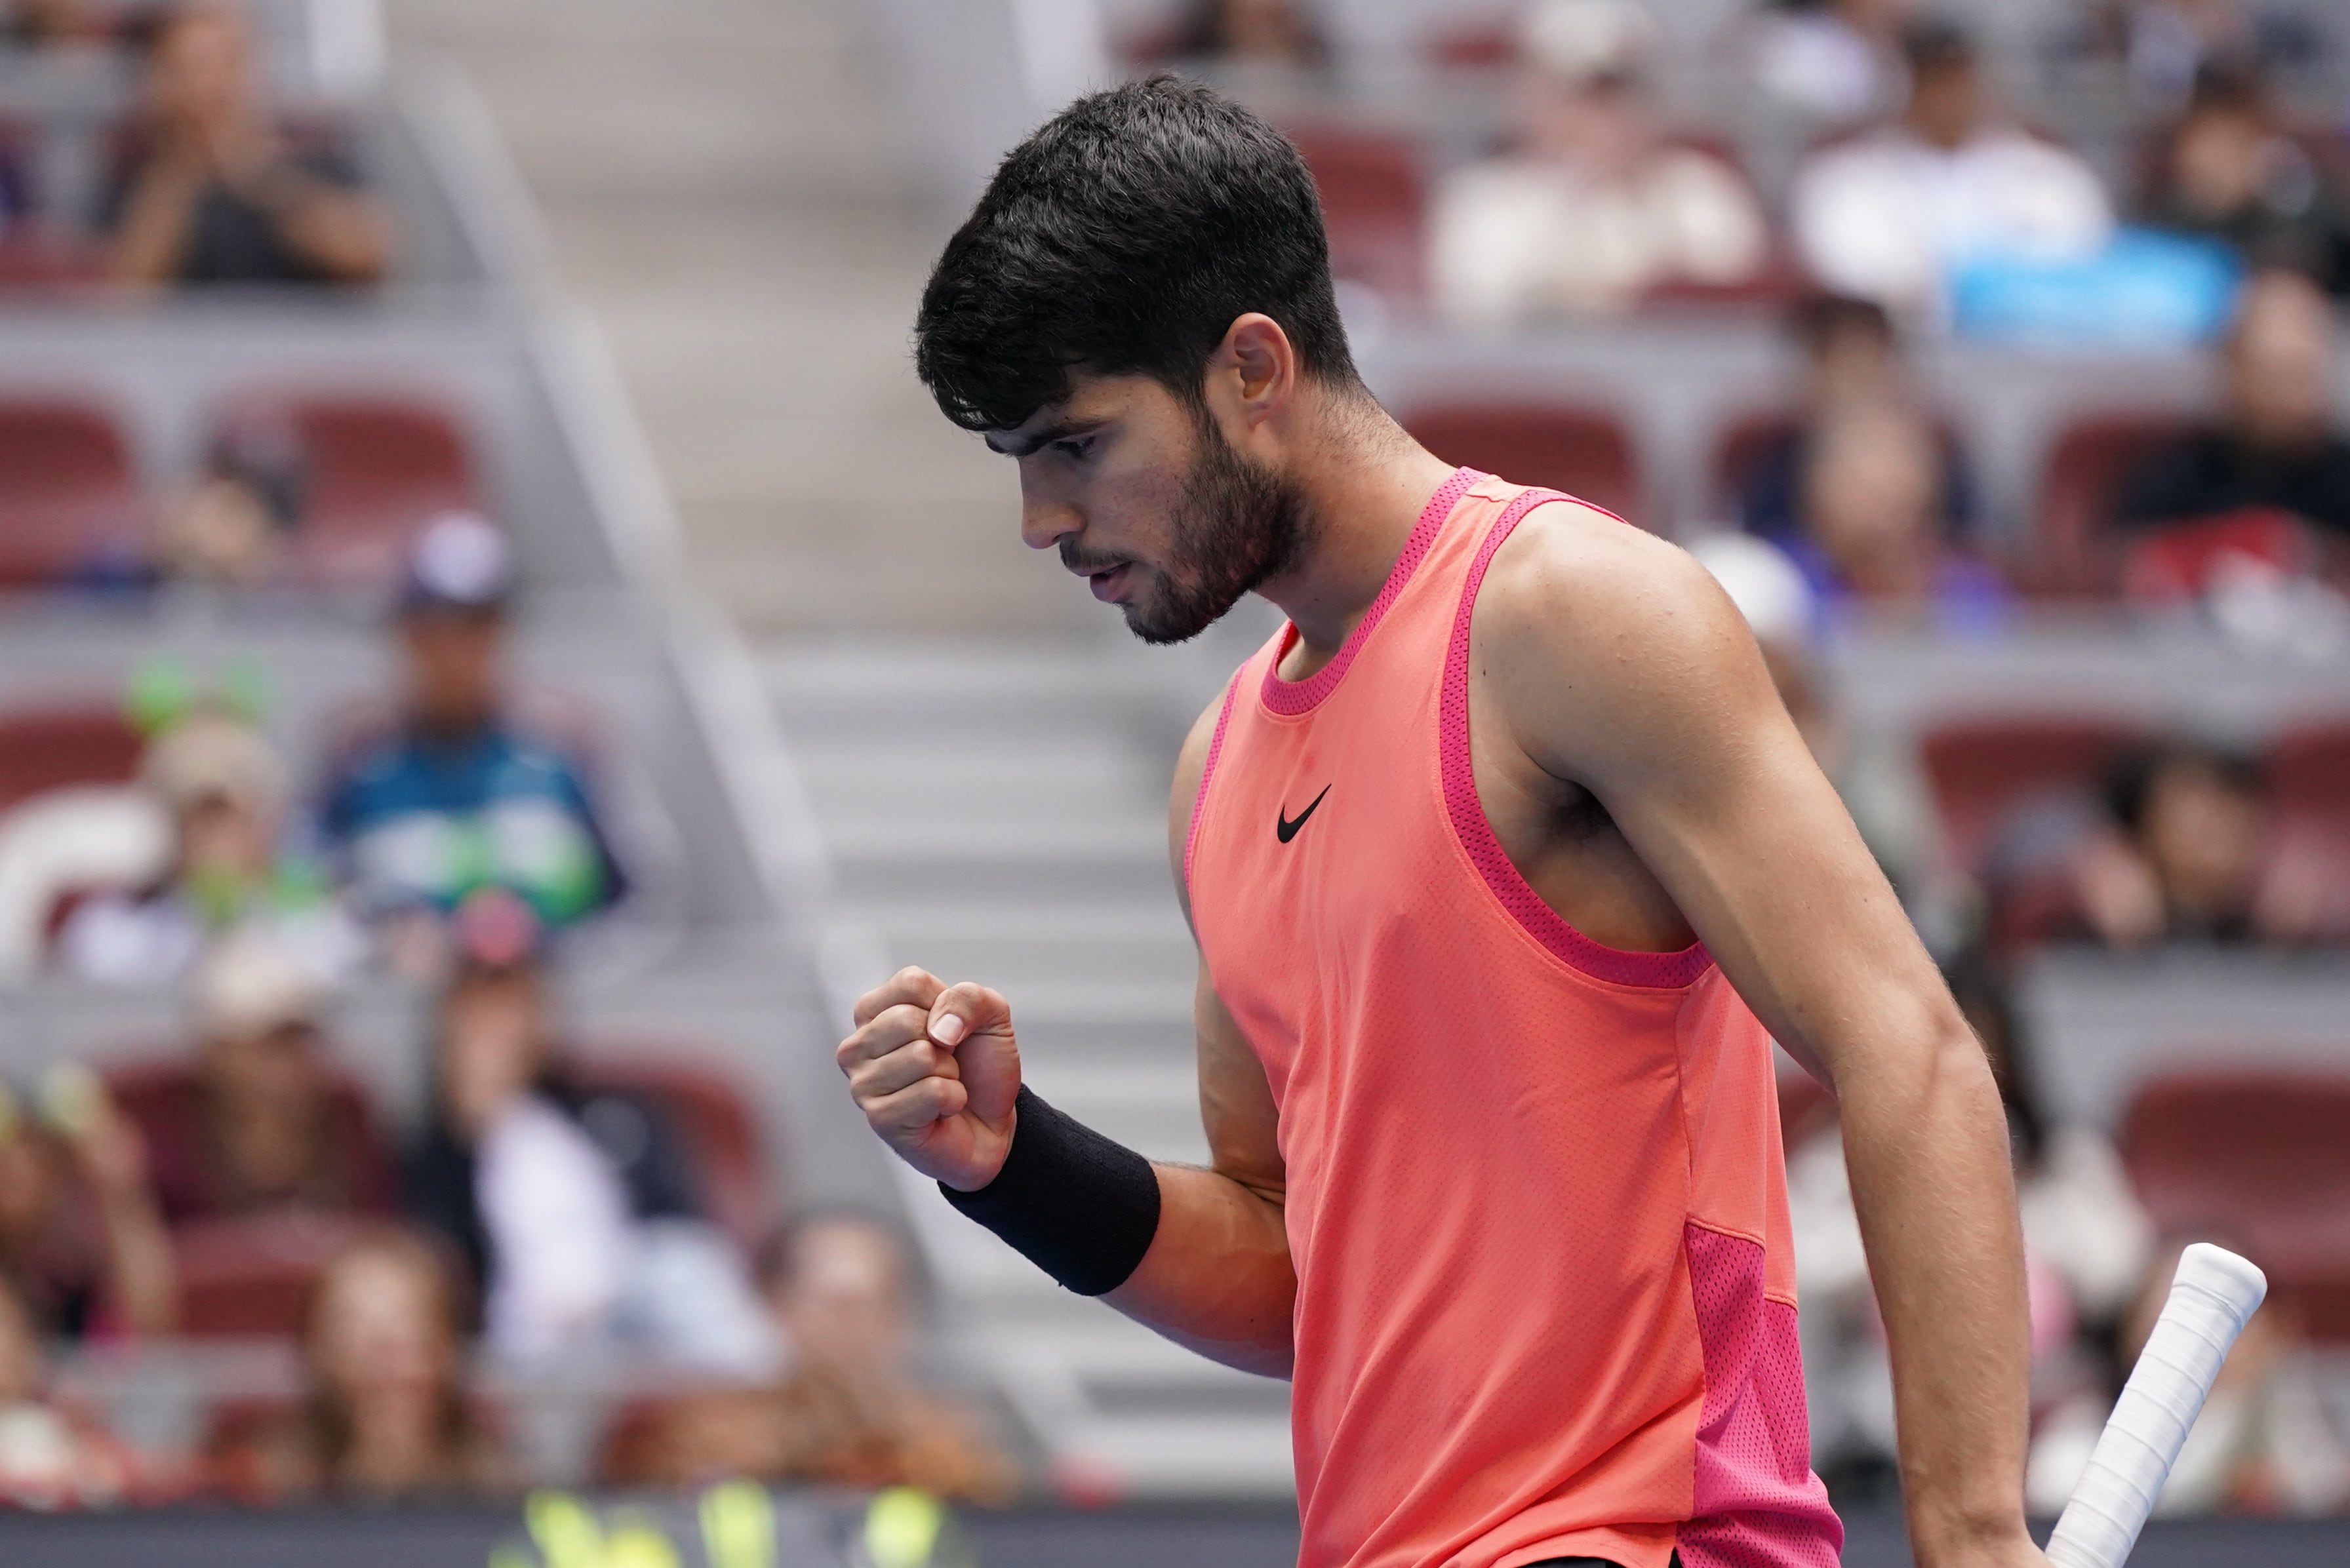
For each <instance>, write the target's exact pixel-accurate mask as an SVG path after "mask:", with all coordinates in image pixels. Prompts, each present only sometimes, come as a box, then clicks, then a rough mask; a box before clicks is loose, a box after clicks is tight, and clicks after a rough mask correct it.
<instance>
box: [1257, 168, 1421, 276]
mask: <svg viewBox="0 0 2350 1568" xmlns="http://www.w3.org/2000/svg"><path fill="white" fill-rule="evenodd" d="M1290 140H1293V141H1295V142H1296V143H1297V150H1298V151H1300V152H1301V153H1303V154H1305V164H1306V167H1307V168H1309V169H1311V170H1312V171H1314V183H1315V186H1316V187H1317V188H1318V189H1319V190H1320V191H1321V192H1322V216H1323V222H1324V224H1325V226H1326V228H1327V229H1328V231H1329V235H1330V270H1331V271H1332V272H1333V273H1334V274H1335V275H1337V276H1338V277H1340V278H1343V279H1347V280H1348V281H1351V282H1355V283H1361V284H1367V285H1369V286H1371V287H1373V288H1375V289H1377V290H1378V291H1379V292H1380V293H1381V294H1384V295H1387V296H1389V297H1391V298H1398V299H1416V298H1418V297H1419V296H1420V295H1422V294H1423V293H1425V292H1426V289H1427V277H1428V258H1427V245H1428V240H1427V219H1428V182H1427V177H1426V175H1425V174H1424V173H1423V172H1422V171H1421V168H1420V162H1419V150H1418V149H1417V148H1416V147H1414V146H1413V145H1412V144H1411V143H1410V142H1409V141H1408V140H1404V139H1403V138H1402V137H1399V136H1389V135H1385V134H1383V133H1380V132H1377V131H1364V130H1344V129H1336V128H1330V127H1312V128H1306V129H1302V130H1292V131H1291V132H1290Z"/></svg>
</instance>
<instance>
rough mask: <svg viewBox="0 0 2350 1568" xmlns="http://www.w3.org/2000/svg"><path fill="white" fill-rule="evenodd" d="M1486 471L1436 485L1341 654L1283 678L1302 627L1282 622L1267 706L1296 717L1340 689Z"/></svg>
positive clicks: (1463, 472)
mask: <svg viewBox="0 0 2350 1568" xmlns="http://www.w3.org/2000/svg"><path fill="white" fill-rule="evenodd" d="M1486 477H1488V476H1487V475H1485V474H1482V473H1480V472H1477V471H1476V470H1475V469H1473V468H1456V469H1454V470H1453V471H1452V477H1451V478H1450V479H1448V480H1446V481H1445V482H1444V483H1442V484H1440V485H1438V486H1437V487H1436V493H1435V494H1433V495H1431V496H1430V497H1429V498H1428V504H1427V505H1425V506H1423V507H1421V508H1420V510H1419V522H1417V523H1415V524H1412V528H1411V536H1410V537H1409V538H1408V539H1406V540H1405V541H1404V544H1403V554H1402V555H1400V556H1397V557H1396V564H1395V569H1394V570H1393V571H1391V572H1389V573H1388V580H1387V582H1386V584H1385V585H1384V586H1383V587H1380V589H1379V597H1377V598H1375V599H1373V600H1372V601H1371V607H1370V608H1368V609H1367V610H1365V611H1364V612H1363V618H1362V619H1361V620H1359V621H1357V623H1356V625H1355V629H1354V630H1353V631H1351V632H1349V633H1347V640H1346V641H1345V642H1344V643H1341V644H1340V645H1339V648H1338V654H1337V657H1336V658H1335V659H1331V660H1330V662H1329V663H1327V664H1326V665H1324V666H1323V667H1322V668H1321V669H1319V670H1315V672H1314V673H1313V674H1311V675H1309V676H1307V677H1306V678H1305V680H1283V679H1282V678H1281V660H1282V659H1283V657H1284V655H1286V654H1287V653H1288V652H1289V649H1290V647H1291V645H1292V644H1294V643H1295V641H1296V640H1297V627H1296V624H1295V622H1291V623H1289V624H1287V625H1284V627H1283V628H1281V639H1280V640H1279V642H1277V643H1276V644H1275V645H1274V653H1273V659H1272V660H1271V661H1270V662H1269V663H1267V664H1266V665H1265V667H1264V705H1265V706H1266V707H1268V708H1270V709H1272V710H1273V711H1274V712H1276V713H1280V714H1283V715H1284V716H1286V717H1289V718H1293V719H1294V718H1295V717H1296V716H1297V715H1298V714H1300V713H1310V712H1312V711H1314V707H1315V704H1316V703H1318V702H1320V701H1322V699H1324V698H1325V697H1327V696H1328V695H1330V693H1331V692H1333V691H1336V690H1337V689H1338V682H1339V681H1340V680H1344V679H1345V678H1346V674H1347V666H1348V665H1350V664H1352V663H1354V662H1355V655H1356V654H1357V653H1360V652H1361V651H1362V649H1363V644H1364V643H1365V642H1366V641H1367V640H1368V639H1369V638H1370V635H1371V633H1372V632H1373V631H1374V630H1376V629H1378V624H1379V621H1380V619H1381V618H1383V617H1385V616H1386V614H1387V613H1388V607H1389V606H1391V605H1393V604H1394V603H1395V602H1396V600H1397V598H1398V597H1400V596H1401V595H1402V593H1403V590H1404V587H1405V585H1407V584H1409V582H1410V581H1411V575H1412V574H1413V573H1414V572H1416V571H1418V570H1419V564H1420V562H1421V561H1423V560H1425V559H1427V558H1428V552H1429V547H1430V545H1434V544H1435V543H1436V535H1438V533H1439V532H1440V531H1441V530H1442V529H1443V527H1444V520H1445V519H1446V518H1448V517H1450V516H1451V515H1452V509H1453V508H1454V507H1455V506H1458V505H1459V504H1461V497H1462V496H1463V495H1466V494H1468V493H1469V490H1470V487H1471V486H1472V485H1474V484H1475V483H1477V482H1478V481H1479V480H1481V479H1484V478H1486Z"/></svg>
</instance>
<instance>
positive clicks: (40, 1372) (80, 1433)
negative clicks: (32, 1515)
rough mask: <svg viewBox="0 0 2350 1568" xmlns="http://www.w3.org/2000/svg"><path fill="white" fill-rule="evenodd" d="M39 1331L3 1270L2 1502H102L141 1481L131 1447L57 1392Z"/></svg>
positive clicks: (120, 1497) (51, 1505)
mask: <svg viewBox="0 0 2350 1568" xmlns="http://www.w3.org/2000/svg"><path fill="white" fill-rule="evenodd" d="M47 1383H48V1378H47V1369H46V1368H45V1367H44V1366H43V1364H42V1354H41V1335H40V1329H39V1327H38V1325H37V1324H36V1322H35V1320H34V1314H33V1313H32V1311H31V1309H30V1308H29V1307H28V1305H27V1304H26V1301H25V1300H24V1298H23V1296H22V1295H20V1294H19V1293H18V1292H17V1289H16V1285H15V1283H14V1282H11V1281H10V1280H8V1279H7V1278H6V1277H5V1276H4V1275H0V1507H9V1508H36V1509H56V1508H98V1507H104V1506H106V1505H108V1504H109V1503H116V1502H120V1501H124V1499H125V1498H126V1496H127V1495H128V1494H129V1493H130V1491H131V1490H132V1487H133V1485H134V1483H135V1482H136V1480H137V1479H138V1477H137V1469H136V1467H135V1465H134V1463H133V1459H132V1455H131V1452H130V1449H128V1448H126V1447H124V1445H123V1444H122V1443H121V1442H120V1441H119V1440H117V1439H116V1438H115V1437H114V1436H113V1435H112V1434H111V1433H109V1432H108V1431H107V1430H106V1428H104V1427H103V1426H101V1425H100V1424H99V1422H98V1421H97V1420H96V1419H95V1418H94V1417H92V1416H91V1415H90V1414H89V1413H88V1412H87V1411H84V1410H79V1409H76V1408H74V1407H71V1406H69V1405H68V1404H66V1403H64V1402H62V1401H60V1400H58V1399H57V1398H56V1397H54V1396H53V1395H52V1394H51V1392H50V1391H49V1389H48V1386H47Z"/></svg>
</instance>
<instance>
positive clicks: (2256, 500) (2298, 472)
mask: <svg viewBox="0 0 2350 1568" xmlns="http://www.w3.org/2000/svg"><path fill="white" fill-rule="evenodd" d="M2336 330H2337V328H2336V325H2335V321H2334V311H2333V309H2332V307H2331V306H2329V305H2328V304H2327V302H2326V298H2325V296H2324V294H2323V293H2322V292H2321V291H2320V290H2319V289H2318V287H2317V286H2316V285H2315V284H2314V283H2312V282H2311V281H2310V280H2309V279H2308V278H2307V277H2305V276H2303V275H2301V274H2298V273H2294V272H2290V271H2283V270H2277V271H2271V272H2265V273H2262V274H2261V275H2259V276H2257V277H2255V278H2253V279H2252V280H2251V282H2250V283H2248V284H2247V285H2245V286H2244V290H2243V294H2242V296H2241V300H2240V301H2239V303H2238V306H2237V310H2236V321H2235V326H2234V328H2233V329H2232V330H2231V331H2230V333H2229V336H2228V340H2227V345H2226V348H2225V349H2224V350H2223V354H2222V358H2221V370H2222V373H2223V381H2222V392H2221V398H2222V402H2221V407H2220V420H2219V422H2218V423H2217V424H2216V425H2215V426H2214V427H2212V428H2210V429H2207V430H2203V431H2198V432H2196V433H2194V434H2192V435H2189V436H2187V437H2185V438H2184V439H2182V440H2181V441H2178V443H2177V444H2176V445H2174V446H2172V447H2170V448H2169V449H2168V450H2167V451H2164V452H2158V453H2156V454H2155V455H2153V456H2152V457H2149V458H2147V460H2146V461H2145V462H2142V463H2141V464H2140V465H2139V466H2138V467H2137V470H2136V471H2135V472H2131V473H2130V474H2129V475H2128V476H2127V477H2126V479H2125V480H2124V482H2123V484H2122V488H2121V501H2120V504H2119V506H2118V508H2117V510H2118V513H2119V515H2120V520H2121V521H2122V522H2124V523H2126V524H2161V523H2168V522H2173V521H2177V520H2178V519H2181V518H2192V517H2213V516H2220V515H2222V514H2229V513H2237V512H2243V511H2248V510H2252V509H2262V510H2266V509H2275V510H2280V511H2283V512H2287V513H2290V514H2293V516H2295V517H2298V518H2300V519H2301V520H2303V522H2305V523H2308V524H2314V525H2315V526H2316V527H2318V528H2320V529H2322V530H2324V531H2326V532H2328V533H2331V534H2332V535H2334V537H2335V538H2336V539H2338V540H2342V541H2345V542H2350V441H2344V440H2343V438H2342V434H2341V432H2340V430H2339V429H2338V427H2337V424H2336V410H2335V406H2334V398H2335V393H2334V383H2335V380H2336V379H2337V375H2338V367H2337V360H2336V358H2335V350H2334V334H2335V331H2336Z"/></svg>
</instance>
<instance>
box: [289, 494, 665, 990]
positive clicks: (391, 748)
mask: <svg viewBox="0 0 2350 1568" xmlns="http://www.w3.org/2000/svg"><path fill="white" fill-rule="evenodd" d="M514 580H515V573H514V558H513V554H512V552H511V550H510V549H509V547H508V545H507V544H506V541H505V539H504V535H501V534H500V533H499V532H498V531H497V530H496V529H495V528H494V527H492V526H491V525H490V524H488V523H486V522H484V520H483V519H481V518H479V517H476V516H473V515H472V514H462V513H459V514H448V515H445V516H442V517H441V518H439V519H437V520H435V521H434V522H433V523H432V524H430V525H429V526H428V527H426V528H425V529H424V530H423V532H422V533H421V534H420V535H418V537H417V540H416V543H415V545H414V546H413V547H412V549H411V554H410V559H409V565H408V577H407V584H406V587H405V588H404V590H403V593H402V596H401V600H400V615H399V636H400V648H401V650H402V652H403V654H404V656H405V659H406V664H407V678H406V692H405V697H404V702H403V706H402V709H401V711H400V712H399V713H398V714H397V716H396V717H395V718H394V719H393V721H392V722H390V723H389V724H388V725H386V726H385V727H384V728H383V729H382V730H381V731H380V732H378V733H377V734H375V735H372V736H370V737H369V738H368V739H367V740H365V741H363V742H360V743H359V744H357V745H354V746H352V747H349V748H348V749H347V750H346V752H345V753H344V756H343V758H342V759H341V761H340V763H339V764H338V766H336V767H335V768H334V769H333V770H332V771H331V773H330V776H329V778H328V785H327V789H326V793H325V796H324V800H323V803H322V806H321V811H320V826H321V829H322V831H323V834H324V836H325V838H326V841H327V844H328V848H329V850H330V852H331V853H332V854H333V855H334V856H335V857H336V859H337V861H338V865H339V867H340V869H341V871H342V874H343V876H344V877H345V878H346V879H347V881H348V883H349V884H350V887H351V890H352V891H353V893H354V894H355V895H356V898H357V900H358V902H359V907H360V908H361V909H363V910H365V911H366V912H367V913H368V914H369V915H370V916H371V917H373V918H375V919H378V920H379V921H391V922H396V923H399V924H401V925H403V926H416V925H419V924H421V926H422V927H423V928H425V929H434V928H437V927H438V925H439V924H440V922H441V921H442V920H444V919H446V917H447V916H448V915H449V914H450V913H451V912H452V911H453V910H454V909H456V908H457V906H458V905H459V904H460V903H461V902H463V900H464V899H465V898H467V897H468V896H469V895H471V894H473V893H474V892H476V891H478V890H480V889H482V888H505V889H507V890H509V891H511V892H513V893H515V894H516V895H517V896H519V897H520V898H523V899H524V900H525V902H527V903H528V904H529V906H530V908H531V910H532V912H533V913H534V914H536V916H537V918H538V919H540V920H541V921H542V922H544V923H545V924H546V926H548V927H549V928H560V927H562V926H565V925H568V924H571V923H574V922H576V921H578V920H580V919H584V918H586V917H587V916H589V915H592V914H594V913H596V912H597V911H598V910H599V909H604V908H605V907H606V906H608V905H609V904H610V903H611V902H612V901H613V900H614V899H615V898H618V897H619V895H620V892H621V890H622V888H623V886H624V883H623V878H622V876H621V872H620V867H619V864H618V862H617V861H616V860H615V859H614V857H613V855H612V852H611V847H610V844H609V841H608V837H607V836H606V834H605V831H604V827H603V825H602V823H601V821H600V820H599V818H598V813H597V809H596V805H595V802H594V799H593V797H592V795H591V794H590V792H589V790H588V787H587V782H586V780H585V779H584V778H583V777H582V775H581V772H580V768H579V765H578V763H577V760H576V759H575V758H574V757H572V756H570V755H567V753H565V751H564V750H563V749H562V748H560V747H558V746H556V745H554V744H551V743H549V742H547V741H546V740H545V739H542V738H540V737H538V736H535V735H533V734H530V733H528V732H525V730H523V729H522V728H520V727H519V726H517V725H516V724H515V722H514V720H513V718H512V716H511V714H510V713H509V712H508V711H507V708H506V704H505V701H504V691H503V681H502V674H503V670H504V649H505V631H506V609H507V604H508V601H509V599H510V597H511V596H512V593H513V589H514ZM393 956H394V958H395V960H397V959H399V957H400V954H399V953H398V952H395V953H394V955H393Z"/></svg>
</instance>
